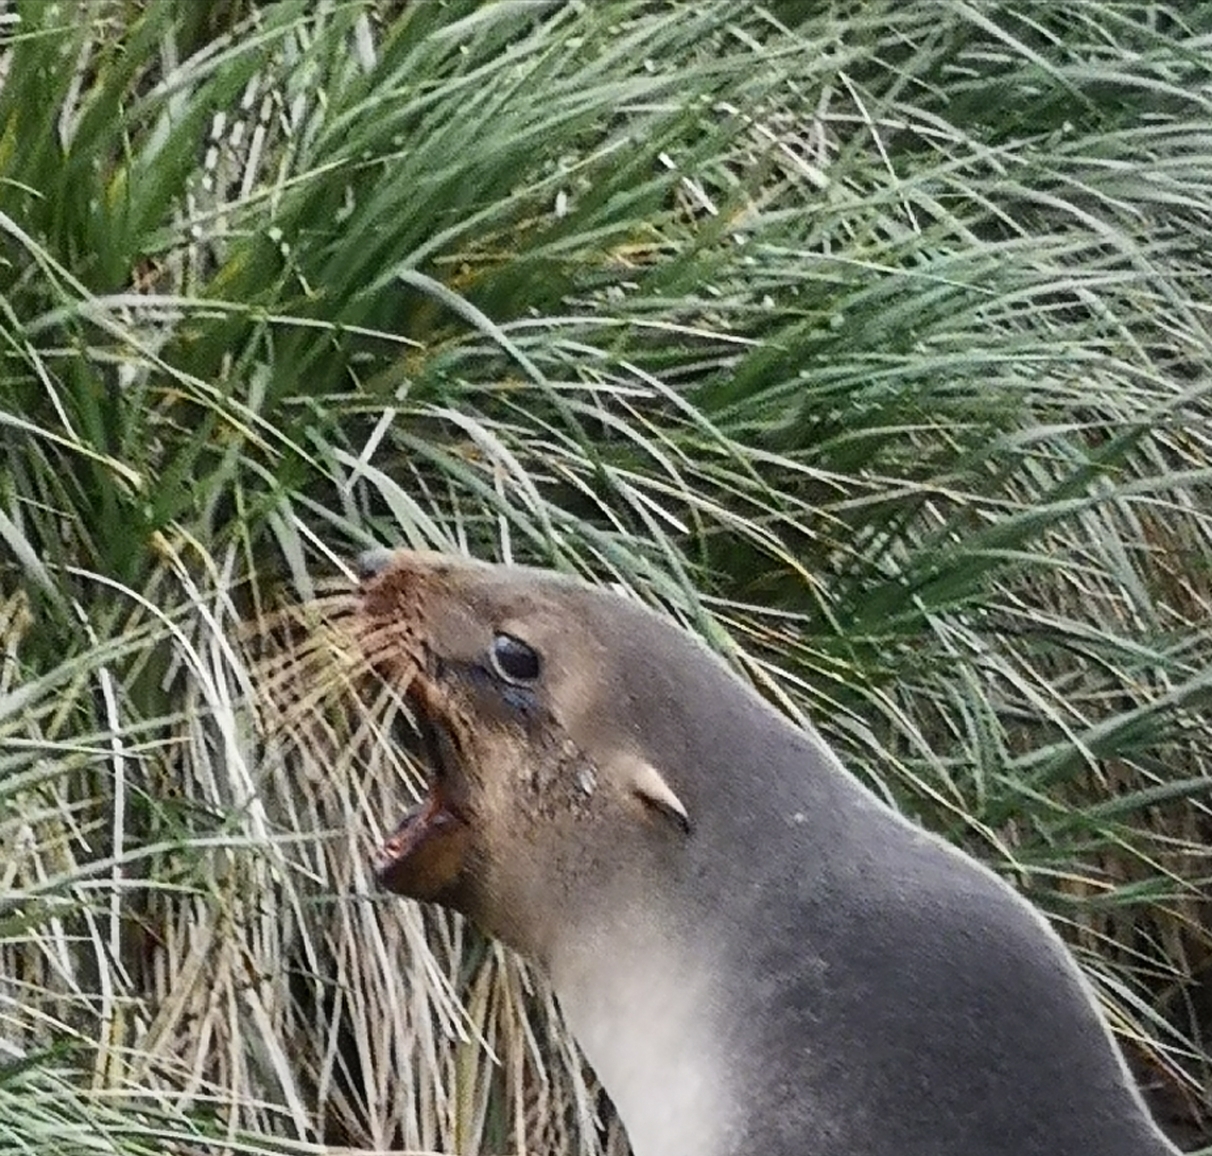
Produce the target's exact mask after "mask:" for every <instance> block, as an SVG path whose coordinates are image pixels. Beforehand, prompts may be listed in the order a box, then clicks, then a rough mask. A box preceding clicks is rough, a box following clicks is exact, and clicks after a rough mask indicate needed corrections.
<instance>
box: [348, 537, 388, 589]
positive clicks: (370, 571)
mask: <svg viewBox="0 0 1212 1156" xmlns="http://www.w3.org/2000/svg"><path fill="white" fill-rule="evenodd" d="M392 553H393V551H391V550H388V549H386V548H385V547H383V546H375V547H374V549H372V550H363V551H362V553H361V554H359V555H358V557H357V559H356V560H355V562H354V573H356V574H357V576H358V578H359V579H361V580H362V581H363V582H366V581H367V580H368V579H371V578H373V577H374V576H375V575H376V574H380V573H382V572H383V571H384V570H385V569H386V568H387V564H388V563H389V562H390V561H391V556H392Z"/></svg>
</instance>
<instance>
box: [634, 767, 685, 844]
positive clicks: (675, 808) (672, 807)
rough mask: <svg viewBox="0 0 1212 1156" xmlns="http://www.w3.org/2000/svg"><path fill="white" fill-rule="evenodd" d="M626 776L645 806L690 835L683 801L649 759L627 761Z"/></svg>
mask: <svg viewBox="0 0 1212 1156" xmlns="http://www.w3.org/2000/svg"><path fill="white" fill-rule="evenodd" d="M626 774H627V780H628V786H629V787H630V788H631V790H632V792H633V793H634V794H635V796H636V798H637V799H639V800H640V802H641V803H643V804H644V806H646V807H649V808H650V809H651V810H653V811H656V813H657V814H658V815H660V816H661V818H662V819H665V820H666V821H667V822H670V823H672V824H673V825H674V826H675V827H677V828H678V830H680V831H682V832H683V833H685V834H687V835H689V834H690V816H689V814H687V812H686V808H685V806H684V805H683V804H682V800H681V799H679V798H678V797H677V795H676V794H675V793H674V790H673V788H672V787H671V786H670V785H669V784H668V783H667V782H666V781H665V776H664V775H662V774H661V772H660V771H658V770H657V769H656V767H654V766H653V765H652V764H651V763H650V762H649V761H648V760H647V759H640V758H632V759H628V761H627V771H626Z"/></svg>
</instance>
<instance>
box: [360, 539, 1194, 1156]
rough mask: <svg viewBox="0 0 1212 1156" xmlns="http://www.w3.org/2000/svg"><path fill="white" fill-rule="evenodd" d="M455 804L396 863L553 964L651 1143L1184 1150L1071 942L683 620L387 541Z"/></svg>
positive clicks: (381, 645) (436, 752)
mask: <svg viewBox="0 0 1212 1156" xmlns="http://www.w3.org/2000/svg"><path fill="white" fill-rule="evenodd" d="M360 575H361V584H360V586H359V588H358V591H357V594H356V600H355V606H356V610H355V612H354V616H353V617H354V620H355V622H356V624H357V630H358V639H359V645H360V646H361V648H362V652H363V655H364V657H365V659H366V661H367V663H368V664H369V665H370V666H372V667H373V668H374V669H375V670H376V671H377V672H378V674H379V676H380V677H383V678H385V679H387V680H389V681H391V682H393V683H395V684H396V685H398V686H399V688H400V689H401V691H402V692H404V693H405V694H406V696H407V698H408V700H409V701H410V702H411V703H412V705H413V707H414V708H415V713H416V715H417V717H418V723H419V726H420V730H421V733H422V737H423V741H424V745H425V747H426V754H427V758H428V760H429V762H430V763H431V764H432V776H433V778H432V782H431V785H430V789H429V794H428V798H427V799H426V800H425V802H424V803H423V804H422V805H421V806H420V807H419V808H417V809H415V810H414V811H413V812H412V813H410V814H409V815H408V816H406V817H405V819H404V821H403V822H402V823H401V824H400V826H399V828H398V829H397V830H396V832H395V833H394V834H393V835H392V836H391V837H390V838H389V839H388V840H387V842H386V843H385V844H384V846H383V847H382V848H381V849H380V850H379V851H378V852H377V854H376V857H375V869H376V872H377V876H378V879H379V881H380V883H381V884H382V885H383V886H384V887H386V888H388V889H390V890H391V891H394V892H397V893H399V894H401V895H404V896H408V897H411V898H414V899H419V900H426V901H430V902H435V903H440V904H443V905H445V906H447V907H450V908H453V909H454V910H456V911H460V912H462V913H464V914H465V915H467V916H469V917H470V918H471V919H472V920H473V921H474V922H476V923H477V924H479V925H480V926H481V927H482V928H483V929H484V930H486V931H487V932H488V933H490V934H492V935H495V936H497V937H499V938H500V939H502V940H504V941H505V942H507V943H509V944H511V945H512V946H513V947H514V948H516V949H517V950H519V951H520V952H522V953H523V954H524V955H526V956H528V957H529V958H530V959H531V960H533V961H535V962H536V963H538V964H539V965H540V966H541V967H542V968H543V969H544V970H545V971H546V973H547V974H548V976H549V977H550V979H551V982H552V985H553V987H554V989H555V991H556V994H557V996H558V998H559V1000H560V1002H561V1005H562V1007H563V1009H564V1011H565V1014H566V1016H567V1019H568V1022H569V1025H570V1027H571V1029H572V1032H573V1034H574V1036H575V1037H576V1039H577V1041H578V1043H579V1044H580V1045H581V1047H582V1049H583V1050H584V1052H585V1054H586V1056H587V1057H588V1059H589V1062H590V1063H591V1064H592V1065H593V1067H594V1068H595V1070H596V1072H597V1074H598V1076H599V1078H600V1079H601V1081H602V1083H603V1085H604V1086H605V1088H606V1090H607V1091H608V1092H609V1094H610V1096H611V1098H612V1099H613V1100H614V1102H615V1105H616V1107H617V1109H618V1111H619V1115H620V1117H621V1119H622V1121H623V1124H624V1126H625V1127H626V1129H627V1132H628V1135H629V1138H630V1140H631V1144H632V1147H633V1149H634V1151H635V1153H636V1156H681V1154H685V1156H692V1154H693V1156H740V1154H742V1153H744V1154H746V1156H750V1154H752V1153H762V1154H763V1156H843V1154H844V1156H856V1154H858V1153H861V1154H862V1156H1174V1153H1176V1152H1177V1151H1178V1150H1177V1149H1176V1148H1175V1147H1173V1146H1172V1145H1171V1144H1170V1143H1169V1141H1168V1140H1166V1139H1165V1137H1164V1136H1163V1135H1162V1133H1161V1132H1160V1130H1159V1129H1158V1128H1157V1127H1156V1125H1155V1124H1154V1123H1153V1121H1152V1120H1151V1118H1150V1117H1149V1115H1148V1112H1147V1110H1146V1109H1145V1107H1144V1104H1143V1102H1142V1100H1141V1098H1140V1095H1139V1093H1138V1091H1137V1090H1136V1088H1135V1086H1134V1084H1133V1081H1132V1078H1131V1076H1130V1075H1129V1073H1128V1070H1127V1068H1126V1066H1125V1064H1124V1061H1123V1058H1122V1057H1121V1055H1120V1053H1119V1051H1118V1049H1117V1047H1116V1045H1115V1043H1114V1041H1113V1039H1112V1037H1111V1034H1110V1032H1109V1031H1108V1029H1107V1027H1106V1026H1105V1024H1104V1022H1103V1019H1102V1017H1101V1016H1100V1014H1099V1011H1098V1008H1097V1006H1096V1003H1095V999H1094V997H1093V994H1092V992H1091V990H1090V989H1089V987H1088V986H1087V984H1086V982H1085V980H1084V979H1083V977H1082V975H1081V973H1080V972H1079V970H1078V968H1077V966H1076V964H1075V963H1074V961H1073V959H1072V958H1071V956H1070V955H1069V953H1068V951H1067V950H1066V948H1065V947H1064V945H1063V944H1062V942H1061V940H1060V939H1059V938H1058V937H1057V936H1056V935H1055V933H1054V932H1053V931H1052V930H1051V929H1050V928H1049V926H1048V924H1047V923H1046V922H1045V920H1044V919H1043V918H1042V917H1041V916H1040V915H1039V914H1038V913H1037V912H1036V911H1035V910H1034V909H1033V908H1032V907H1031V906H1030V905H1029V904H1028V903H1027V902H1026V901H1025V900H1023V899H1022V898H1021V897H1020V896H1019V895H1018V894H1017V893H1016V892H1015V891H1014V890H1013V889H1012V888H1011V887H1010V886H1009V885H1008V884H1006V883H1005V882H1003V881H1002V880H1001V879H1000V878H998V877H997V876H996V875H995V874H994V873H993V872H992V871H990V870H988V869H987V868H985V867H984V866H982V865H981V864H979V863H978V862H977V861H975V860H974V859H972V858H970V857H969V856H967V855H965V854H964V853H962V852H961V851H959V850H957V849H955V848H954V847H952V846H950V845H948V844H947V843H945V842H944V841H943V840H941V839H939V838H937V837H935V836H933V835H931V834H929V833H927V832H925V831H923V830H921V829H920V828H918V827H917V826H915V825H914V824H913V823H911V822H909V821H908V820H906V819H905V818H903V817H902V816H900V815H899V814H897V813H895V812H894V811H892V810H891V809H890V808H888V807H887V806H885V805H884V804H883V803H882V802H881V801H879V800H877V799H876V798H875V797H874V796H873V795H872V794H871V793H870V792H868V791H867V790H866V789H865V788H864V787H863V786H862V785H861V784H860V783H859V782H858V781H857V780H856V779H855V778H853V777H852V776H851V774H850V773H849V772H848V771H846V770H845V769H844V768H843V766H842V764H841V763H840V761H839V760H838V759H837V758H836V756H835V755H834V754H833V753H832V752H831V751H830V749H829V748H828V747H827V746H826V744H825V743H824V741H823V740H822V739H821V738H820V737H819V736H818V735H817V734H815V733H812V732H810V731H806V730H803V729H801V728H799V727H797V726H795V725H793V724H791V723H790V722H789V721H788V720H786V719H785V718H784V717H783V716H782V715H780V714H779V713H777V712H776V711H775V710H774V708H773V707H771V706H770V705H769V704H767V703H766V702H765V701H764V700H763V699H762V698H761V697H759V696H758V695H757V694H756V693H755V692H754V691H753V690H751V689H750V688H749V687H748V686H746V685H745V684H744V683H743V682H742V681H741V680H740V679H739V678H737V677H736V676H735V675H734V674H733V673H732V672H731V671H730V670H729V669H728V668H727V667H726V665H725V664H724V663H723V662H722V661H721V660H719V659H718V658H717V657H716V656H714V655H713V654H711V653H709V652H708V651H707V649H706V648H705V647H704V646H702V645H701V644H700V643H699V642H698V641H697V640H696V639H694V638H693V637H692V636H691V635H690V634H688V633H687V632H685V631H683V630H682V629H680V628H679V627H678V626H676V625H675V624H674V623H672V622H669V621H666V620H665V619H663V618H661V617H660V616H659V615H657V614H656V613H654V612H652V611H650V610H648V609H645V608H643V607H641V606H639V605H637V604H635V603H633V602H631V601H629V600H626V599H624V598H622V597H619V596H617V595H615V594H612V593H609V592H607V591H605V590H602V589H597V588H594V587H591V586H588V585H586V584H583V583H581V582H579V581H575V580H572V579H569V578H565V577H561V576H557V575H556V574H554V573H551V572H547V571H542V570H533V569H524V568H515V567H505V566H495V565H488V564H483V563H476V562H470V561H466V560H460V559H454V558H451V557H447V556H443V555H438V554H428V553H424V554H423V553H413V552H406V551H396V552H387V551H375V552H372V553H371V554H368V555H366V556H364V557H363V558H362V559H361V562H360Z"/></svg>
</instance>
